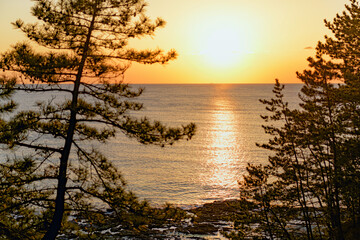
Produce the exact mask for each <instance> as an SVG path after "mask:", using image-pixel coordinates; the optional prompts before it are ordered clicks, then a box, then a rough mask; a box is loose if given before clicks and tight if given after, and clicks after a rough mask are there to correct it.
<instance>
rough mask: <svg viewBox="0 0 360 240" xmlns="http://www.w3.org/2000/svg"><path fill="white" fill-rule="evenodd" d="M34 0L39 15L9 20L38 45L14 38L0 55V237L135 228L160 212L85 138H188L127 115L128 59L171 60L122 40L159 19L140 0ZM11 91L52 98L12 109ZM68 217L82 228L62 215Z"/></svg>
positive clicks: (131, 95)
mask: <svg viewBox="0 0 360 240" xmlns="http://www.w3.org/2000/svg"><path fill="white" fill-rule="evenodd" d="M34 2H35V4H34V7H33V8H32V14H33V15H34V16H35V17H37V19H38V20H39V21H38V22H37V23H35V24H25V23H24V22H23V21H21V20H18V21H16V22H15V23H13V25H14V26H15V27H16V28H18V29H20V30H21V31H23V32H24V33H25V34H26V35H27V37H28V38H29V39H30V40H31V41H32V42H35V43H36V44H38V45H40V46H41V47H42V49H46V50H42V49H41V50H38V51H35V50H34V49H33V47H31V46H30V44H29V43H19V44H16V45H15V46H14V47H13V48H12V49H11V50H9V51H8V52H6V53H3V54H2V55H1V57H0V65H1V68H2V69H3V70H4V71H5V72H6V73H13V75H14V76H15V77H13V78H11V77H6V76H3V77H2V78H1V88H0V97H1V99H2V104H1V105H0V112H1V114H2V118H1V119H0V142H1V144H2V146H3V147H4V148H5V149H10V151H12V152H10V153H9V154H8V155H7V158H6V159H2V160H0V202H1V204H0V236H1V237H0V238H2V237H5V238H9V239H39V238H43V239H54V238H55V237H56V236H57V235H58V233H59V232H61V233H62V234H74V232H73V231H75V232H77V233H78V234H79V236H80V237H81V236H82V237H84V234H85V235H87V237H89V238H99V237H101V234H100V236H99V235H96V233H99V232H97V231H96V228H95V226H97V227H99V226H103V225H106V226H110V227H111V226H113V225H115V224H117V225H119V224H121V225H122V227H128V228H130V229H137V230H141V229H142V228H144V227H146V226H147V225H148V224H149V223H151V222H153V221H157V220H156V219H158V220H159V219H161V217H159V216H163V217H164V216H167V215H166V211H165V210H164V212H163V213H159V211H160V210H155V209H152V208H151V207H150V206H149V205H148V203H146V202H143V201H139V200H138V199H137V198H136V197H135V196H134V194H133V193H131V192H129V191H128V190H127V189H126V188H125V182H124V180H123V179H122V177H121V174H120V173H119V172H118V170H117V169H116V168H115V167H114V165H113V164H112V163H111V162H110V161H108V159H107V158H106V157H105V156H104V155H103V154H102V153H101V152H100V151H99V150H97V149H96V148H95V147H93V144H92V142H100V143H106V142H107V141H108V140H109V139H111V138H114V137H115V136H116V135H117V134H118V133H123V134H126V135H127V136H129V137H132V138H135V139H137V140H138V141H139V142H141V143H143V144H156V145H160V146H165V145H168V144H173V143H174V142H176V141H178V140H180V139H183V138H185V139H190V138H191V137H192V136H193V134H194V132H195V126H194V124H189V125H186V126H182V127H179V128H169V127H166V126H165V125H163V124H162V123H160V122H157V121H155V122H151V121H150V120H148V119H147V118H143V119H136V118H134V117H133V115H131V112H133V111H139V110H141V109H142V108H143V105H142V104H141V103H139V102H136V101H135V99H136V97H138V96H140V95H141V93H142V92H143V89H138V90H133V89H131V88H130V87H129V86H128V85H126V84H124V83H123V74H124V72H125V71H126V69H127V68H128V67H129V66H130V63H131V62H138V63H143V64H153V63H160V64H165V63H167V62H168V61H170V60H172V59H174V58H175V57H176V52H175V51H173V50H171V51H170V52H168V53H163V52H162V50H159V49H157V50H140V51H138V50H135V49H132V48H129V47H128V41H129V40H130V39H132V38H140V37H143V36H152V35H153V34H154V32H155V31H156V30H157V29H158V28H159V27H162V26H164V24H165V22H164V21H163V20H162V19H156V20H155V21H151V20H150V19H149V18H148V17H147V16H146V15H145V9H146V3H145V2H143V1H142V0H53V1H51V0H35V1H34ZM14 92H16V93H19V92H25V93H28V94H32V93H37V94H48V95H49V96H53V97H52V98H50V99H47V100H46V101H38V102H37V103H36V104H37V105H36V106H35V107H34V108H33V109H29V110H24V111H19V110H18V111H15V112H14V110H15V109H16V106H17V105H16V103H14V102H13V101H12V100H11V95H12V94H14ZM24 100H25V101H26V99H24ZM3 156H5V155H3ZM104 209H111V214H104ZM164 214H165V215H164ZM69 215H71V216H77V219H81V220H84V221H85V222H86V226H85V227H81V226H83V225H81V224H76V223H75V222H74V220H73V221H68V220H69V219H70V220H71V218H69ZM76 230H78V231H76Z"/></svg>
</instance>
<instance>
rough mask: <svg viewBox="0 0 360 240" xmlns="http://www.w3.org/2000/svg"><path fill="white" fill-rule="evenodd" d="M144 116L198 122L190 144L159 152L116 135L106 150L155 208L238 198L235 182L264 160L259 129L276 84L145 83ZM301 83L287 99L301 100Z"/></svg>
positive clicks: (292, 87) (264, 138)
mask: <svg viewBox="0 0 360 240" xmlns="http://www.w3.org/2000/svg"><path fill="white" fill-rule="evenodd" d="M143 86H144V87H145V89H146V91H145V93H144V95H143V96H142V97H141V99H140V100H141V101H142V102H144V104H145V110H144V111H143V112H142V113H141V114H140V115H142V116H148V117H150V118H151V119H157V120H161V121H162V122H164V123H166V124H168V125H170V126H179V125H184V124H187V123H189V122H195V123H196V124H197V134H196V135H195V136H194V138H193V139H192V140H191V141H182V142H179V143H177V144H175V145H173V146H170V147H165V148H160V147H157V146H144V145H140V144H138V143H137V142H136V141H134V140H129V139H127V138H126V137H118V138H117V139H115V140H114V141H112V142H111V143H110V144H108V145H107V146H106V152H108V153H109V156H110V157H111V159H112V160H113V161H114V162H115V163H116V165H117V166H118V167H119V169H121V171H122V173H123V175H124V176H125V179H126V180H127V182H128V184H129V186H130V188H131V189H132V190H134V191H135V192H136V193H137V194H138V195H139V196H140V197H142V198H146V199H148V200H150V201H151V202H152V203H155V204H162V203H164V202H171V203H176V204H180V205H185V206H186V205H198V204H203V203H205V202H210V201H214V200H223V199H227V198H236V197H237V196H238V193H239V190H238V184H237V181H238V180H239V179H241V176H242V175H243V174H244V173H245V168H246V166H247V164H248V163H261V162H264V161H266V159H267V155H268V152H267V151H266V150H263V149H260V148H257V147H256V146H255V143H256V142H260V143H261V142H266V141H267V139H268V136H266V135H265V134H264V132H263V129H262V128H261V124H263V120H262V119H261V118H260V114H264V113H265V110H264V106H263V104H261V103H260V102H259V101H258V99H259V98H271V97H272V88H273V85H271V84H269V85H143ZM300 87H301V85H287V87H286V98H287V100H288V101H289V102H290V103H291V104H295V103H296V102H298V98H297V94H298V90H299V89H300Z"/></svg>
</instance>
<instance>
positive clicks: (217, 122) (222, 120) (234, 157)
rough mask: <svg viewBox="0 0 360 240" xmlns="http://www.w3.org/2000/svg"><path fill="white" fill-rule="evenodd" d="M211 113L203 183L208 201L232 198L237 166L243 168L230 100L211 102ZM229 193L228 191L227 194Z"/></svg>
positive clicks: (238, 135)
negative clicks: (212, 106) (206, 186)
mask: <svg viewBox="0 0 360 240" xmlns="http://www.w3.org/2000/svg"><path fill="white" fill-rule="evenodd" d="M213 104H214V110H213V112H212V113H211V126H212V127H211V128H212V129H211V130H210V131H209V132H210V134H209V139H208V140H209V145H208V158H207V162H206V165H207V170H208V171H207V172H206V173H204V176H203V180H204V181H206V185H208V186H209V187H210V188H211V189H208V190H209V191H208V193H207V195H208V197H207V198H208V199H225V198H229V197H233V195H232V194H231V193H233V192H236V191H237V179H239V177H240V173H239V165H242V164H243V158H244V157H243V156H242V151H241V136H240V132H239V124H238V121H239V119H237V118H236V114H235V113H234V109H233V107H232V106H233V104H232V102H231V99H229V98H228V97H226V96H219V97H216V98H214V102H213ZM229 190H230V191H229Z"/></svg>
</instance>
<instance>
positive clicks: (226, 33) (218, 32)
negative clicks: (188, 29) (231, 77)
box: [193, 18, 252, 68]
mask: <svg viewBox="0 0 360 240" xmlns="http://www.w3.org/2000/svg"><path fill="white" fill-rule="evenodd" d="M194 32H195V33H194V34H193V36H195V38H194V41H195V43H194V46H195V47H196V48H197V49H196V52H197V53H198V54H199V55H200V56H201V57H202V58H203V60H204V62H206V64H207V65H211V66H212V67H216V68H223V67H232V66H234V65H236V64H238V63H239V62H240V61H241V60H242V59H243V57H244V56H245V55H246V54H248V53H250V52H252V46H251V45H252V41H251V38H252V31H251V29H250V26H248V25H246V24H245V23H244V22H240V21H239V20H234V19H229V18H220V19H211V20H209V19H208V20H207V21H205V22H203V23H199V25H198V26H195V27H194Z"/></svg>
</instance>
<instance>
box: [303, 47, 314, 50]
mask: <svg viewBox="0 0 360 240" xmlns="http://www.w3.org/2000/svg"><path fill="white" fill-rule="evenodd" d="M304 49H306V50H312V49H314V48H313V47H306V48H304Z"/></svg>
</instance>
